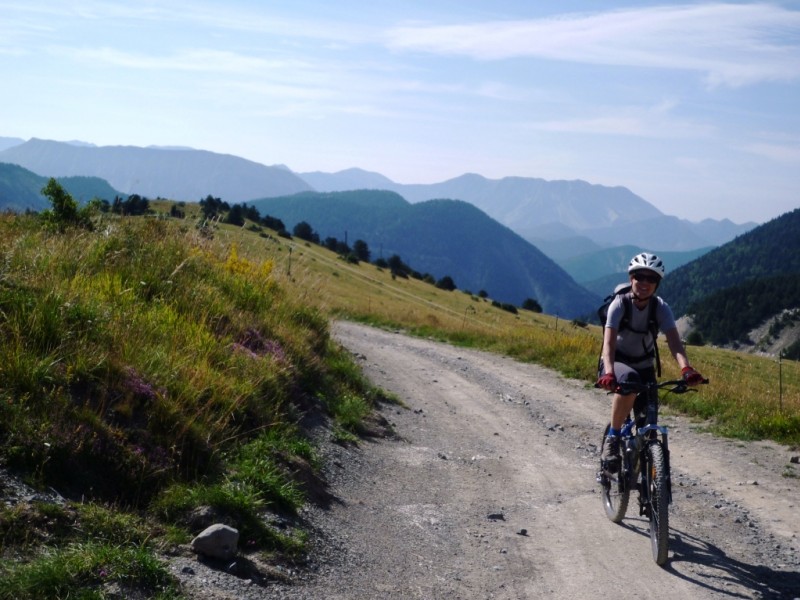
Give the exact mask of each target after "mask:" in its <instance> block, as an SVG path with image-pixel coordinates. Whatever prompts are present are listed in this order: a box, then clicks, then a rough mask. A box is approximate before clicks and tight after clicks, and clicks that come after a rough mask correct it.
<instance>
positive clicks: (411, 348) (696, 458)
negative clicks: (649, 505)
mask: <svg viewBox="0 0 800 600" xmlns="http://www.w3.org/2000/svg"><path fill="white" fill-rule="evenodd" d="M334 335H335V337H336V339H337V340H338V341H339V342H340V343H341V344H343V345H344V346H345V347H346V348H348V349H349V350H350V351H351V352H353V353H354V354H355V356H356V357H357V359H358V360H359V362H360V363H361V365H362V366H363V370H364V372H365V374H366V375H367V376H368V377H369V378H370V379H371V380H372V381H373V382H374V383H375V384H377V385H379V386H381V387H382V388H384V389H386V390H389V391H391V392H394V393H395V394H396V395H397V396H398V397H399V398H400V399H401V401H402V402H403V403H404V405H405V406H404V407H398V406H386V407H383V414H384V416H385V417H386V418H387V419H388V420H389V421H390V422H391V423H392V425H393V427H394V429H395V431H396V433H397V434H398V437H397V438H396V439H379V440H373V441H368V442H365V443H364V444H363V445H362V446H361V447H360V448H341V447H339V446H334V447H333V448H332V450H331V452H334V454H332V455H330V456H328V457H327V458H328V461H329V469H328V472H327V477H328V479H329V481H330V483H331V491H332V492H333V494H334V496H335V498H336V499H335V501H334V502H333V503H332V505H331V506H330V508H328V509H326V510H320V509H313V510H310V511H309V512H308V513H307V515H306V517H307V519H308V520H309V521H310V522H311V523H312V524H313V526H314V527H315V528H316V529H317V530H318V532H319V534H318V535H317V536H316V537H315V539H314V540H312V546H314V547H315V549H316V551H317V552H318V553H320V554H319V556H320V559H319V563H318V564H317V565H316V567H315V568H316V569H317V573H316V574H315V575H313V576H311V577H309V578H308V579H307V581H305V582H304V583H297V584H295V585H292V586H288V587H282V586H279V588H278V589H275V588H273V589H272V590H271V591H270V593H269V594H268V597H279V598H287V599H289V598H291V599H301V598H302V599H309V598H327V599H349V600H350V599H352V600H355V599H384V598H387V599H389V598H391V599H401V598H402V599H404V600H409V599H434V598H435V599H439V598H441V599H470V600H471V599H484V598H497V599H523V598H570V599H571V600H581V599H596V598H623V599H624V598H693V599H707V598H737V599H739V598H780V599H783V598H787V599H792V598H800V574H798V573H800V519H798V508H800V478H798V477H800V465H795V464H794V463H792V459H793V456H796V455H797V454H800V452H797V451H796V452H794V453H793V452H790V451H789V450H788V449H786V448H782V447H779V446H777V445H774V444H768V443H754V444H743V443H740V442H734V441H726V440H719V439H715V438H713V437H712V436H710V435H708V434H704V433H699V432H698V431H696V426H695V425H693V424H692V423H691V422H690V421H688V420H685V419H680V418H676V417H674V416H669V415H665V416H664V418H663V419H662V422H664V423H665V424H666V425H668V427H669V429H670V436H671V437H670V445H671V449H672V457H673V459H672V460H673V482H674V483H673V489H674V494H673V496H674V502H673V505H672V506H671V509H670V525H671V532H670V533H671V536H670V560H669V562H668V563H667V565H666V568H661V567H658V566H656V564H655V563H654V562H653V560H652V556H651V552H650V540H649V537H648V530H647V523H646V522H645V521H644V519H643V518H642V517H639V516H638V515H637V514H636V513H638V510H637V509H636V507H635V501H632V502H631V508H630V509H629V515H628V517H627V518H626V519H625V521H624V522H623V524H622V525H615V524H613V523H611V522H610V521H608V520H607V519H606V517H605V515H604V513H603V510H602V505H601V500H600V494H599V489H598V485H597V484H596V483H595V470H596V466H597V463H598V456H597V452H598V448H597V445H598V442H599V435H600V431H601V427H602V425H603V424H604V422H605V421H606V420H607V415H608V412H609V407H610V399H609V398H608V397H607V396H606V395H605V394H604V393H602V392H600V391H598V390H594V389H588V388H587V387H586V386H585V385H584V384H583V383H581V382H576V381H570V380H566V379H564V378H562V377H560V376H558V375H556V374H554V373H553V372H551V371H548V370H546V369H543V368H539V367H537V366H534V365H529V364H520V363H517V362H514V361H512V360H510V359H507V358H503V357H498V356H494V355H490V354H485V353H481V352H475V351H470V350H464V349H456V348H453V347H451V346H448V345H444V344H439V343H434V342H430V341H426V340H420V339H415V338H410V337H406V336H404V335H400V334H398V333H391V332H385V331H379V330H375V329H371V328H367V327H364V326H360V325H355V324H351V323H343V322H342V323H337V324H336V325H335V327H334ZM698 366H699V367H701V365H698ZM712 383H713V382H712ZM698 429H699V428H698ZM790 474H793V476H792V477H786V476H785V475H790ZM253 592H254V593H255V590H253ZM261 593H263V590H262V591H261ZM254 597H255V596H254ZM258 597H265V596H260V595H259V596H258Z"/></svg>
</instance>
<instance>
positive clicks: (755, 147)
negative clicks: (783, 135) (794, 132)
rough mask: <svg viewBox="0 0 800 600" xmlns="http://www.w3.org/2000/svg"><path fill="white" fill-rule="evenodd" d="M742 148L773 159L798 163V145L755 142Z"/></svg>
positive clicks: (799, 151)
mask: <svg viewBox="0 0 800 600" xmlns="http://www.w3.org/2000/svg"><path fill="white" fill-rule="evenodd" d="M743 150H745V151H747V152H750V153H752V154H757V155H758V156H764V157H766V158H769V159H771V160H774V161H778V162H782V163H786V164H795V165H800V145H797V144H795V145H787V144H769V143H765V142H762V143H756V144H750V145H749V146H745V147H744V148H743Z"/></svg>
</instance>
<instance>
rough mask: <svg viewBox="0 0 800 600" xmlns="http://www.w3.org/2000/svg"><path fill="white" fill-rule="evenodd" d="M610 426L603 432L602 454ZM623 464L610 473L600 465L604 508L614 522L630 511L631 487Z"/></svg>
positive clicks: (618, 521)
mask: <svg viewBox="0 0 800 600" xmlns="http://www.w3.org/2000/svg"><path fill="white" fill-rule="evenodd" d="M608 428H609V426H606V429H605V431H604V432H603V441H602V443H601V444H600V456H603V449H604V447H605V444H606V435H607V434H608ZM622 471H623V469H622V465H620V468H619V470H618V471H617V472H616V473H613V474H612V473H609V472H608V471H604V470H603V465H602V464H601V465H600V485H601V487H602V490H601V491H602V497H603V508H604V509H605V511H606V516H607V517H608V518H609V519H610V520H611V521H613V522H614V523H621V522H622V519H624V518H625V513H626V512H627V511H628V500H629V499H630V495H631V489H630V486H629V485H628V483H627V481H626V480H625V476H624V475H623V474H622Z"/></svg>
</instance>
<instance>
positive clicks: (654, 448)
mask: <svg viewBox="0 0 800 600" xmlns="http://www.w3.org/2000/svg"><path fill="white" fill-rule="evenodd" d="M646 466H647V468H646V469H645V473H646V485H647V490H648V496H649V503H650V506H649V509H650V510H649V511H648V512H649V513H650V514H649V515H648V516H649V517H650V545H651V547H652V550H653V560H655V561H656V564H657V565H663V564H664V563H666V562H667V555H668V552H669V482H668V477H669V473H667V461H666V458H665V457H664V447H663V446H662V445H661V444H659V443H657V442H656V443H652V444H650V445H649V446H648V447H647V465H646Z"/></svg>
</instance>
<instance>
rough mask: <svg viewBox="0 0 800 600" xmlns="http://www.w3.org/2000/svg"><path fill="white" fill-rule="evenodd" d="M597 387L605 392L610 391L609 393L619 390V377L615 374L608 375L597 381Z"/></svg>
mask: <svg viewBox="0 0 800 600" xmlns="http://www.w3.org/2000/svg"><path fill="white" fill-rule="evenodd" d="M595 385H597V387H601V388H603V389H604V390H608V391H609V392H613V391H614V390H616V389H617V376H616V375H614V374H613V373H606V374H605V375H603V376H602V377H600V378H599V379H598V380H597V383H596V384H595Z"/></svg>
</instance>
